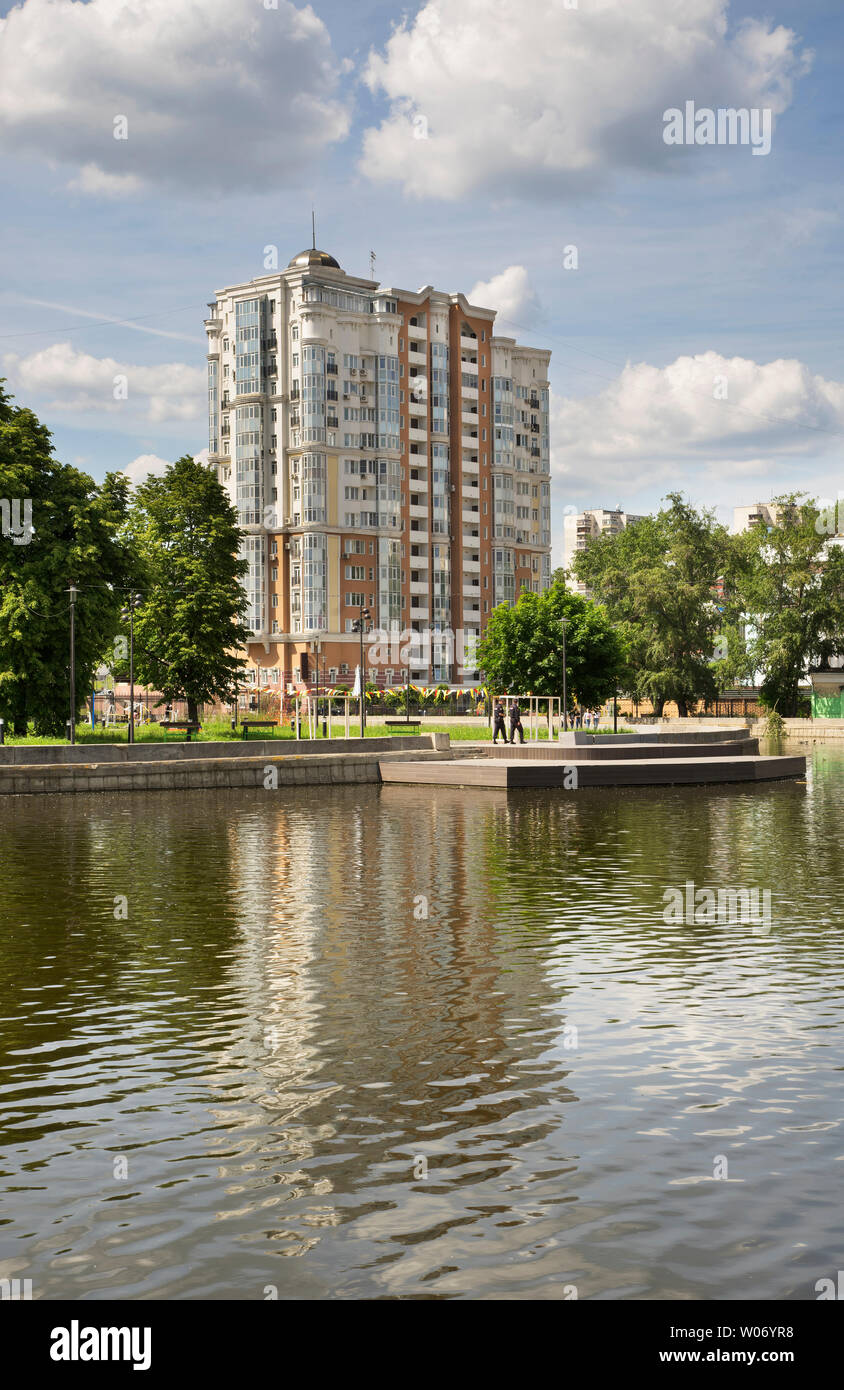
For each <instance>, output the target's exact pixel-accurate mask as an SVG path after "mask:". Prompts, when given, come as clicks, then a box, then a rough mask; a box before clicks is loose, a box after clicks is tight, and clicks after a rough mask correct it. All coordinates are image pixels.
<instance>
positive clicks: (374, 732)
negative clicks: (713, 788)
mask: <svg viewBox="0 0 844 1390" xmlns="http://www.w3.org/2000/svg"><path fill="white" fill-rule="evenodd" d="M390 717H391V718H392V717H393V716H390ZM344 727H345V726H344V721H343V718H342V716H341V715H338V716H337V717H336V718H334V719H332V722H331V731H332V736H333V739H334V741H335V742H337V741H341V742H342V737H343V731H344ZM393 727H394V728H395V726H393ZM390 732H391V731H390V729H389V728H388V727H387V725H386V724H385V723H384V716H376V717H375V718H374V719H373V720H372V721H371V722H368V723H367V726H366V736H367V738H387V737H389V736H390ZM403 732H404V731H403V730H401V729H396V733H397V734H401V733H403ZM408 732H409V733H411V734H416V733H423V734H432V733H444V734H448V735H449V736H450V738H451V740H452V742H453V743H458V742H472V741H473V742H478V743H487V742H489V740H490V739H491V738H492V730H491V728H490V726H489V725H488V724H449V723H447V722H445V721H442V722H440V721H437V722H428V721H424V722H423V723H422V724H421V726H420V728H418V729H414V728H413V727H411V728H410V729H409V730H408ZM547 732H548V731H547V727H546V726H545V725H542V726H540V730H539V734H540V741H541V742H545V741H547ZM584 732H586V733H598V734H610V733H612V729H588V730H584ZM618 732H619V733H620V734H629V733H632V732H633V730H632V729H628V728H625V727H623V726H622V725H619V728H618ZM301 733H302V737H303V738H307V737H308V731H307V725H306V724H305V723H304V722H303V723H302V725H301ZM349 733H350V735H351V737H352V738H359V737H360V726H359V724H358V723H357V721H356V720H354V719H353V720H351V721H350V723H349ZM294 736H295V730H294V729H292V728H287V727H285V728H279V727H278V726H275V727H273V728H270V729H255V730H252V731H251V732H250V734H249V738H250V741H253V740H254V741H257V740H259V739H279V740H283V739H291V738H293V737H294ZM525 736H527V725H525ZM184 737H185V735H184V733H183V732H181V731H176V732H173V733H165V731H164V729H162V728H161V725H160V724H146V725H139V726H138V727H137V728H136V729H135V742H136V743H173V742H180V741H181V740H183V739H184ZM241 737H242V734H241V729H240V727H239V726H238V730H237V732H236V733H235V732H233V730H232V727H231V721H230V720H217V721H216V722H214V723H210V722H209V723H207V724H203V726H202V730H201V732H200V733H199V734H193V735H191V738H192V740H195V741H197V742H199V743H225V742H232V741H236V740H240V738H241ZM318 738H319V739H320V741H321V738H322V725H321V724H320V726H319V732H318ZM64 741H65V740H64V739H56V738H49V737H45V736H41V735H35V734H27V736H26V738H15V736H14V735H13V734H10V733H7V734H6V743H7V744H11V745H17V744H33V745H38V744H56V743H64ZM126 741H127V730H126V727H125V725H124V726H118V727H117V728H113V729H103V728H101V727H100V726H99V725H98V726H97V728H96V729H92V728H91V726H90V724H79V725H78V726H77V729H76V742H77V743H80V744H93V745H97V744H102V743H126Z"/></svg>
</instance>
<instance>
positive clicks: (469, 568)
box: [463, 559, 481, 574]
mask: <svg viewBox="0 0 844 1390" xmlns="http://www.w3.org/2000/svg"><path fill="white" fill-rule="evenodd" d="M480 572H481V562H480V560H466V559H464V561H463V573H464V574H480Z"/></svg>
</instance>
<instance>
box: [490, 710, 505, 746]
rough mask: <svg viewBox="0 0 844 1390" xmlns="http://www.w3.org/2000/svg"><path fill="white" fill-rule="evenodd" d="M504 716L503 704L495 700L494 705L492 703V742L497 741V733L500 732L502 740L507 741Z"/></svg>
mask: <svg viewBox="0 0 844 1390" xmlns="http://www.w3.org/2000/svg"><path fill="white" fill-rule="evenodd" d="M504 717H505V711H504V706H503V704H502V703H501V701H500V700H496V702H495V705H494V707H493V711H492V721H493V722H492V741H493V743H497V742H498V735H499V734H501V737H502V738H503V739H504V742H505V743H506V742H507V725H506V724H505V722H504Z"/></svg>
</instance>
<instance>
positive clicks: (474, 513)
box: [461, 507, 480, 523]
mask: <svg viewBox="0 0 844 1390" xmlns="http://www.w3.org/2000/svg"><path fill="white" fill-rule="evenodd" d="M479 516H480V512H479V511H478V508H477V507H464V508H463V511H462V512H461V517H462V519H463V521H468V522H470V523H471V522H473V521H474V522H477V520H478V518H479Z"/></svg>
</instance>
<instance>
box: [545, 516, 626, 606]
mask: <svg viewBox="0 0 844 1390" xmlns="http://www.w3.org/2000/svg"><path fill="white" fill-rule="evenodd" d="M640 520H641V516H639V515H636V514H634V513H633V512H625V511H622V510H621V508H619V507H617V508H616V509H615V510H614V511H608V510H607V509H606V508H605V507H593V508H590V509H589V510H587V511H585V512H581V513H580V515H579V516H567V517H566V518H565V520H564V523H563V564H564V566H565V568H566V569H569V568H570V566H571V564H572V562H573V561H574V557H575V555H577V554H578V553H579V552H580V551H582V550H585V549H586V548H587V546H589V545H591V543H592V541H594V540H597V538H598V537H599V536H617V535H618V533H619V532H620V531H623V530H624V528H625V526H629V524H630V522H631V521H640ZM569 587H570V588H571V589H572V591H573V592H574V593H577V594H583V595H584V596H586V597H588V596H589V593H590V591H589V589H588V588H587V587H586V585H585V584H583V583H582V582H581V581H580V580H579V579H572V580H571V581H570V584H569Z"/></svg>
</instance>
